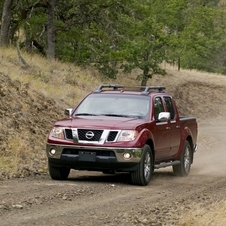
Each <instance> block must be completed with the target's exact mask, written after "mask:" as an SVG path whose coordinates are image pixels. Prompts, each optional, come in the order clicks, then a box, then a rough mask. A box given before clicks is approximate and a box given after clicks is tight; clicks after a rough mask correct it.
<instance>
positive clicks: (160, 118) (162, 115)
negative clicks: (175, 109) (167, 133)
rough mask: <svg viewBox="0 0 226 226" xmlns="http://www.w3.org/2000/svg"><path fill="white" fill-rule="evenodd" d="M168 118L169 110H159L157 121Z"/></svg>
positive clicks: (164, 120) (163, 120)
mask: <svg viewBox="0 0 226 226" xmlns="http://www.w3.org/2000/svg"><path fill="white" fill-rule="evenodd" d="M168 120H170V112H160V113H159V116H158V121H160V122H166V121H168Z"/></svg>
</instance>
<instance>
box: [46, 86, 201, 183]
mask: <svg viewBox="0 0 226 226" xmlns="http://www.w3.org/2000/svg"><path fill="white" fill-rule="evenodd" d="M164 90H165V87H163V86H147V87H134V88H132V87H125V86H121V85H118V84H109V85H105V84H104V85H100V86H99V87H98V88H97V89H96V90H95V91H93V92H91V93H90V94H88V95H87V96H86V97H85V98H84V99H83V100H82V101H81V102H80V103H79V104H78V106H77V107H75V108H74V109H66V110H65V114H66V115H67V117H66V118H64V119H62V120H60V121H57V122H56V123H55V124H54V126H53V128H52V130H51V132H50V134H49V136H48V139H47V144H46V153H47V157H48V168H49V174H50V177H51V178H52V179H55V180H65V179H67V177H68V175H69V173H70V170H71V169H75V170H88V171H101V172H103V173H115V172H128V173H130V177H131V182H132V183H133V184H136V185H143V186H144V185H147V184H148V183H149V181H150V179H151V177H152V173H153V171H154V169H159V168H162V167H166V166H172V168H173V172H174V174H175V175H178V176H187V175H188V174H189V172H190V168H191V164H192V163H193V158H194V153H195V151H196V150H197V143H196V142H197V122H196V119H195V118H194V117H181V116H179V113H178V110H177V107H176V105H175V102H174V100H173V98H172V96H171V95H169V94H167V93H165V92H164Z"/></svg>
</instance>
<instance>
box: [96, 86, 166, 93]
mask: <svg viewBox="0 0 226 226" xmlns="http://www.w3.org/2000/svg"><path fill="white" fill-rule="evenodd" d="M104 88H112V89H113V90H118V89H119V88H128V89H130V90H131V88H133V90H134V89H135V88H138V89H144V91H142V92H141V94H142V95H148V94H149V93H150V92H151V90H156V89H157V90H158V92H160V93H162V92H164V91H163V90H164V89H165V86H135V87H129V86H128V87H127V86H123V85H119V84H101V85H99V87H98V88H97V89H96V90H95V91H94V92H95V93H100V92H101V91H102V90H103V89H104Z"/></svg>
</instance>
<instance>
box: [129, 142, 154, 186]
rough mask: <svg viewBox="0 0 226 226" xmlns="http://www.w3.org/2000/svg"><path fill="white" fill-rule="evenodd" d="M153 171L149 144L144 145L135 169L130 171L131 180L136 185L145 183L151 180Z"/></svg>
mask: <svg viewBox="0 0 226 226" xmlns="http://www.w3.org/2000/svg"><path fill="white" fill-rule="evenodd" d="M152 172H153V157H152V151H151V148H150V146H149V145H145V146H144V149H143V154H142V158H141V161H140V163H139V165H138V168H137V170H136V171H133V172H131V174H130V175H131V181H132V183H133V184H137V185H143V186H145V185H147V184H148V183H149V181H150V180H151V176H152Z"/></svg>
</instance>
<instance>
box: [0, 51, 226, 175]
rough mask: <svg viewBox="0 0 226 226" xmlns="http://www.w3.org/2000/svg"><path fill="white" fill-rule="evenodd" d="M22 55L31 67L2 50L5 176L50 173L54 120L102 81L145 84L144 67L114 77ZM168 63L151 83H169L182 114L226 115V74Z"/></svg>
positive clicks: (1, 162) (0, 129)
mask: <svg viewBox="0 0 226 226" xmlns="http://www.w3.org/2000/svg"><path fill="white" fill-rule="evenodd" d="M23 57H24V59H25V60H26V62H27V64H28V65H29V66H28V67H27V68H24V67H23V65H21V63H20V62H19V60H18V57H17V52H16V50H15V49H3V50H2V49H1V52H0V79H1V83H0V98H1V107H0V117H1V122H0V123H1V124H0V134H1V135H0V140H1V149H0V152H1V156H2V158H1V159H0V170H1V172H0V178H7V177H12V176H15V177H19V176H25V175H30V174H33V173H40V172H46V170H47V164H46V156H45V141H46V136H47V134H48V132H49V130H50V129H51V127H52V124H53V122H54V121H55V120H57V119H59V118H61V117H63V111H64V109H65V108H66V107H74V106H75V105H76V104H77V103H78V102H79V101H80V100H81V99H82V98H83V97H84V96H85V95H86V94H87V93H88V92H90V91H92V90H94V89H96V88H97V87H98V85H99V84H101V83H119V84H123V85H131V86H133V85H134V86H137V85H140V81H137V80H136V77H137V75H138V74H139V73H140V71H134V72H133V73H132V74H120V75H119V76H118V79H117V80H110V79H107V78H104V77H103V76H100V75H99V74H98V73H97V72H96V71H94V70H92V69H87V68H86V69H83V68H78V67H76V66H75V65H73V64H66V63H60V62H58V61H52V62H49V61H47V60H46V59H44V58H42V57H40V56H38V55H28V54H25V53H23ZM163 67H164V68H165V69H166V71H167V75H165V76H158V75H156V76H154V77H153V78H152V79H150V80H149V82H148V85H164V86H166V88H167V89H166V91H167V92H169V93H171V94H172V95H173V96H174V98H175V100H176V102H177V105H178V108H179V111H180V114H181V115H189V116H195V117H196V118H197V120H198V122H200V123H205V122H207V120H206V119H213V118H214V119H217V118H221V117H223V116H224V112H225V110H226V109H225V108H226V104H225V102H226V100H225V99H224V98H223V96H224V90H225V86H226V77H225V76H221V75H215V74H207V73H202V72H196V71H183V70H182V71H180V72H179V71H177V70H176V68H174V67H171V66H169V65H163ZM208 123H209V121H208Z"/></svg>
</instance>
